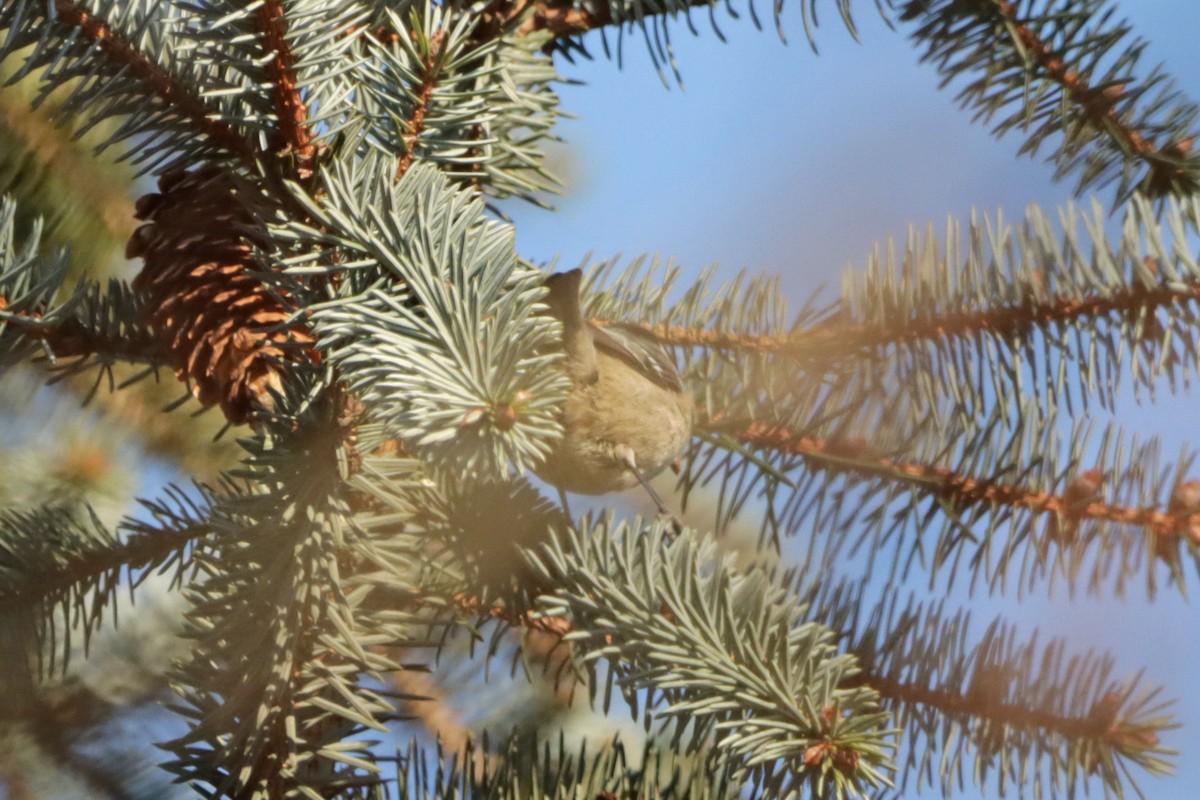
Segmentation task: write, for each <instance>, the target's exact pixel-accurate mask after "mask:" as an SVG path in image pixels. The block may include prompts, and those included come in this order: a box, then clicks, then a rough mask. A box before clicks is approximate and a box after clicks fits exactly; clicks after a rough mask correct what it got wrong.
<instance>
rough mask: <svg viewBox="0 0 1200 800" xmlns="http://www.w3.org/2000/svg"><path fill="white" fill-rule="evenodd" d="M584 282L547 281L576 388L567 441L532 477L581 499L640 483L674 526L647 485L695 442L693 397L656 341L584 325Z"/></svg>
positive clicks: (575, 274) (616, 328)
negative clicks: (691, 440)
mask: <svg viewBox="0 0 1200 800" xmlns="http://www.w3.org/2000/svg"><path fill="white" fill-rule="evenodd" d="M582 278H583V273H582V272H581V271H580V270H578V269H573V270H571V271H570V272H560V273H557V274H555V275H551V276H550V277H549V278H547V279H546V287H547V288H548V289H549V293H548V294H547V296H546V298H545V300H544V302H545V303H546V305H547V306H549V314H550V316H552V317H554V318H555V319H557V320H558V321H559V323H561V324H562V328H563V340H562V341H563V354H564V369H565V370H566V373H567V375H568V376H569V377H570V378H571V381H572V384H573V385H572V388H571V390H570V392H569V393H568V394H567V399H566V402H565V403H564V405H563V412H562V424H563V436H562V438H561V439H560V440H559V441H558V442H557V443H556V445H555V447H554V449H553V450H552V451H551V452H550V454H549V455H548V456H547V457H546V460H545V461H544V462H542V464H541V465H540V466H539V467H538V468H537V469H536V470H535V472H536V473H537V475H538V476H539V477H540V478H542V479H543V480H545V481H547V482H548V483H551V484H553V485H554V486H556V487H558V489H559V491H560V492H564V491H566V492H577V493H579V494H605V493H607V492H613V491H618V490H621V489H628V488H630V487H632V486H634V485H636V484H638V483H640V484H641V485H642V486H643V487H644V488H645V489H646V491H647V492H648V493H649V494H650V497H651V499H653V500H654V504H655V505H656V506H657V507H658V510H659V513H661V514H663V515H664V516H667V517H669V518H671V519H672V520H673V521H674V516H673V515H672V514H671V513H670V511H669V510H668V509H667V506H666V504H665V503H664V502H663V500H662V498H661V497H660V496H659V494H658V492H656V491H654V489H653V488H651V486H650V483H649V479H650V478H653V477H654V476H655V475H657V474H658V473H660V472H662V470H663V469H664V468H665V467H667V466H668V465H669V464H672V463H674V461H675V459H676V457H677V456H678V455H679V452H680V451H681V450H682V449H683V448H684V446H685V445H686V444H687V442H688V439H689V438H691V435H692V420H693V417H694V414H695V407H694V404H693V401H692V395H691V393H690V392H688V391H687V389H686V388H685V387H684V385H683V381H682V379H681V378H680V377H679V371H678V370H677V369H676V368H675V364H674V362H672V361H671V359H670V357H669V356H668V355H667V353H666V352H665V351H664V350H663V348H662V347H661V346H659V344H658V343H657V342H655V341H653V340H652V339H650V338H649V337H647V336H645V335H644V334H642V333H640V332H639V331H637V330H636V329H635V328H633V327H631V326H625V325H620V324H613V325H606V326H605V327H603V328H602V327H600V326H598V325H596V324H594V323H592V322H590V321H588V320H587V319H585V318H584V316H583V309H582V308H581V307H580V304H579V286H580V282H581V280H582ZM563 505H564V507H565V506H566V498H565V496H564V497H563ZM568 514H569V512H568ZM675 524H676V526H677V527H678V523H677V522H675Z"/></svg>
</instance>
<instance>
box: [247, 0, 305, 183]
mask: <svg viewBox="0 0 1200 800" xmlns="http://www.w3.org/2000/svg"><path fill="white" fill-rule="evenodd" d="M255 21H256V23H257V25H258V30H259V36H260V38H261V40H262V47H263V50H264V51H265V52H266V54H267V59H268V63H267V71H268V73H269V74H270V76H271V79H272V80H271V99H272V102H273V103H274V104H275V116H276V118H277V119H278V120H279V130H278V131H276V133H275V136H274V137H273V141H272V142H271V148H272V150H274V151H275V152H276V153H281V152H290V153H292V154H294V156H295V158H296V174H297V175H298V176H299V177H300V178H301V179H304V178H306V177H308V176H311V175H312V171H313V159H314V157H315V155H316V151H315V148H314V144H313V136H312V131H311V130H310V128H309V125H308V117H309V113H308V106H307V104H306V103H305V101H304V98H303V97H302V96H301V93H300V89H299V87H298V85H297V76H296V54H295V52H293V50H292V45H291V42H290V41H289V40H288V16H287V10H286V9H285V7H284V4H283V2H282V0H265V2H263V3H262V4H261V5H260V6H259V7H258V10H257V11H256V12H255Z"/></svg>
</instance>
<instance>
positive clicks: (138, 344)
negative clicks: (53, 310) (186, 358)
mask: <svg viewBox="0 0 1200 800" xmlns="http://www.w3.org/2000/svg"><path fill="white" fill-rule="evenodd" d="M8 305H9V303H8V298H6V297H4V296H3V295H0V312H4V311H7V309H8ZM0 325H4V326H12V327H13V328H15V329H16V330H18V331H20V332H21V334H23V335H24V336H26V337H28V338H30V339H33V340H36V341H39V342H41V343H42V344H43V347H44V348H45V349H46V350H47V351H48V353H49V354H52V355H53V356H54V357H55V358H75V357H86V356H91V355H99V354H104V355H110V356H114V357H117V358H120V359H121V360H122V361H129V362H135V363H148V364H154V363H160V362H162V361H163V360H164V359H165V357H166V354H165V351H164V350H163V348H162V347H161V345H160V344H159V343H158V342H155V341H138V340H134V339H131V338H129V337H127V336H118V337H117V338H115V339H111V340H109V339H102V338H99V337H97V336H96V335H95V334H94V332H92V331H88V330H84V329H83V327H82V326H80V325H79V323H78V322H76V321H75V320H71V319H68V320H65V321H63V322H46V321H45V320H44V319H42V317H41V316H40V315H38V314H34V313H28V312H16V313H14V314H13V315H12V316H10V317H8V318H7V319H0Z"/></svg>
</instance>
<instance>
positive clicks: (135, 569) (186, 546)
mask: <svg viewBox="0 0 1200 800" xmlns="http://www.w3.org/2000/svg"><path fill="white" fill-rule="evenodd" d="M135 527H136V526H135ZM207 532H208V528H207V526H206V525H205V524H203V522H201V521H200V520H198V519H195V518H180V519H176V520H175V524H173V525H164V526H160V527H156V528H154V529H153V530H150V529H141V530H134V531H133V532H131V533H130V535H128V536H125V537H118V536H116V535H114V534H113V533H112V532H110V531H109V530H108V529H107V528H106V527H104V525H102V524H101V523H100V521H99V520H98V519H96V517H95V515H94V513H92V512H91V510H90V509H87V510H83V509H80V508H76V507H71V506H68V505H63V504H50V505H47V506H44V507H41V508H35V509H32V510H15V509H9V510H5V511H2V512H0V617H2V618H3V619H5V620H6V624H5V626H4V627H5V630H6V631H7V632H8V634H9V635H6V637H5V638H6V639H11V634H12V632H14V631H19V630H22V629H23V628H24V627H25V626H28V630H29V631H30V634H31V635H30V637H29V638H22V639H21V640H19V641H11V640H9V641H6V642H5V648H6V652H10V653H14V652H15V653H23V654H24V655H25V656H26V657H25V658H24V659H21V660H20V661H19V662H15V663H19V664H20V666H21V668H24V667H26V666H32V667H33V669H34V671H35V672H36V673H37V674H39V675H49V674H53V673H55V672H58V671H60V670H65V669H66V667H67V658H68V656H69V653H70V652H71V649H72V641H73V636H75V635H80V636H82V638H83V642H84V647H85V652H86V647H87V644H88V642H90V640H91V637H92V634H93V633H94V632H95V631H96V629H97V628H98V627H99V626H100V625H101V623H102V622H103V621H104V620H105V619H106V618H107V617H108V616H109V615H110V614H111V613H114V612H112V606H113V604H114V602H115V600H116V596H117V594H118V592H119V591H121V589H122V588H123V583H124V582H133V583H136V582H138V581H139V580H140V579H142V578H144V577H145V576H146V575H148V574H150V573H151V572H153V571H156V570H157V571H162V570H166V569H169V568H171V567H172V566H173V565H174V566H175V567H176V568H177V569H178V570H180V571H182V570H183V569H184V568H185V567H186V561H185V555H186V553H188V552H189V551H190V550H191V549H192V548H193V545H194V544H195V542H196V540H197V539H199V538H201V537H203V536H204V535H205V534H206V533H207ZM59 612H61V613H62V617H63V621H61V622H60V621H56V619H55V615H56V614H57V613H59ZM74 626H78V630H74ZM34 665H36V666H34Z"/></svg>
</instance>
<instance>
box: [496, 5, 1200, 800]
mask: <svg viewBox="0 0 1200 800" xmlns="http://www.w3.org/2000/svg"><path fill="white" fill-rule="evenodd" d="M761 5H762V6H763V8H762V9H760V10H769V9H768V6H769V4H767V3H763V4H761ZM799 5H800V3H799V1H798V2H795V3H789V4H788V8H787V9H786V10H785V13H784V15H783V19H784V27H785V30H786V31H787V33H788V36H789V39H790V43H789V44H788V45H787V46H785V45H783V44H781V43H780V42H779V40H778V38H777V37H776V36H775V35H774V33H772V32H759V31H757V30H755V29H754V27H753V26H752V25H751V24H750V22H749V20H748V19H746V18H743V19H742V20H740V21H732V20H730V19H729V18H728V16H727V15H720V16H719V19H720V24H721V28H722V30H723V32H724V33H725V35H726V36H727V38H728V40H729V41H728V42H727V43H721V42H720V41H719V40H718V38H717V37H716V36H715V35H714V34H713V33H712V32H711V30H709V28H708V25H707V15H706V14H697V15H696V25H697V27H698V28H699V29H700V36H698V37H692V36H691V35H689V34H688V33H687V32H686V30H687V29H686V26H685V25H683V24H678V25H676V26H675V28H674V44H675V49H676V53H677V57H678V63H679V65H680V68H681V70H682V72H683V77H684V81H685V83H686V90H683V91H681V90H680V89H679V88H678V87H675V86H672V87H669V88H665V87H664V86H663V84H662V83H661V82H660V80H659V78H658V77H657V76H656V75H655V73H654V71H653V68H652V66H651V65H650V63H649V61H648V59H647V58H646V57H645V50H644V46H643V44H642V42H641V40H640V38H639V37H637V36H636V35H635V36H631V37H629V38H628V39H627V41H626V42H625V50H624V55H625V59H624V67H623V69H618V66H617V65H616V63H615V62H612V61H609V60H607V59H605V58H603V56H602V55H601V54H602V50H601V48H600V46H599V41H598V39H593V40H592V43H593V44H594V45H595V46H594V48H593V49H594V51H595V53H596V54H597V56H598V58H597V60H596V61H594V62H586V61H583V62H577V63H576V64H574V65H571V64H561V65H560V69H561V71H562V73H563V75H564V76H565V77H568V78H572V79H577V80H581V81H584V82H585V83H586V85H583V86H565V87H563V89H562V92H561V94H562V97H563V104H564V108H565V109H566V110H567V111H569V112H571V113H573V114H575V115H577V116H578V119H577V120H571V121H566V122H564V124H563V125H562V126H561V128H560V132H561V134H562V135H563V137H564V139H565V140H566V148H565V150H564V153H563V154H562V164H563V165H564V172H565V174H566V177H567V179H568V184H569V188H570V191H569V194H568V196H566V197H565V198H562V199H560V200H559V201H558V202H557V207H558V210H557V212H556V213H547V212H544V211H539V210H536V209H533V208H529V207H525V206H516V205H513V206H509V207H506V210H507V211H508V212H509V213H510V214H511V215H512V217H513V220H514V222H515V223H516V225H517V235H518V246H519V248H520V250H521V252H522V253H523V254H524V255H526V256H528V257H530V258H534V259H537V260H544V259H549V258H551V257H553V256H555V255H558V256H560V257H561V262H560V263H562V264H563V265H564V266H574V265H575V264H576V263H578V262H579V261H581V260H582V259H583V257H584V255H585V254H587V253H589V252H590V253H593V254H595V256H596V257H606V256H610V255H612V254H615V253H617V252H621V253H623V254H625V255H626V256H634V255H638V254H641V253H646V252H650V253H658V254H661V255H662V256H664V257H671V258H674V259H675V260H677V261H678V262H680V263H681V264H683V265H684V266H685V267H686V268H687V269H688V270H693V271H698V270H699V269H700V268H701V267H702V266H705V265H707V264H710V263H712V262H719V263H720V264H721V265H722V267H723V269H724V270H725V271H726V274H729V275H732V274H733V272H734V271H736V270H737V269H739V268H742V267H747V268H750V269H753V270H766V271H773V272H779V273H781V274H782V275H783V276H784V285H785V288H786V291H787V293H788V295H789V298H790V299H791V300H792V301H793V305H794V306H798V305H799V304H800V303H801V302H802V301H803V300H804V298H805V297H806V296H807V295H808V294H809V293H810V292H812V291H813V290H815V288H816V287H818V286H820V285H822V284H824V285H825V286H827V287H828V289H829V290H830V291H832V292H833V293H836V291H837V287H838V285H839V280H840V275H841V273H842V271H843V270H844V269H846V268H854V267H861V266H862V265H863V264H865V262H866V257H867V254H868V253H869V251H870V249H871V248H872V247H873V246H874V245H875V243H877V242H883V241H884V240H886V238H887V237H888V236H895V237H899V238H902V237H903V236H904V233H905V231H906V229H907V227H908V226H909V225H910V224H914V225H917V226H918V227H922V228H923V227H924V226H925V225H926V224H927V223H928V222H933V224H934V225H935V227H936V228H938V229H943V228H944V226H945V221H946V219H947V217H948V216H953V217H957V218H959V219H965V218H966V217H967V215H968V214H969V213H970V211H971V210H972V209H973V208H974V209H978V210H979V211H982V212H986V213H989V214H991V213H993V212H995V211H996V210H997V209H1003V210H1004V212H1005V216H1006V217H1007V218H1009V219H1013V218H1016V217H1019V216H1020V215H1021V214H1022V212H1023V210H1024V209H1025V207H1026V206H1027V205H1029V204H1030V203H1037V204H1039V205H1041V206H1042V207H1043V208H1044V209H1047V210H1052V209H1053V207H1054V206H1056V205H1058V204H1061V203H1064V202H1066V201H1068V200H1069V199H1070V196H1071V189H1072V187H1073V184H1070V183H1066V184H1055V183H1053V182H1052V175H1053V170H1052V168H1051V167H1050V166H1048V165H1047V164H1045V163H1044V162H1042V161H1041V160H1033V159H1029V158H1027V157H1022V158H1018V157H1017V151H1018V149H1019V148H1020V145H1021V139H1020V138H1019V137H1017V136H1009V137H1006V138H1004V139H999V140H997V139H995V138H993V137H992V136H991V135H990V134H989V133H988V132H987V131H986V129H984V128H983V127H981V126H977V125H973V124H972V123H971V122H970V114H969V113H965V112H963V111H960V110H959V109H958V108H957V107H956V105H955V103H954V102H953V94H952V92H947V91H939V90H938V89H937V84H938V77H937V75H936V73H935V71H934V70H933V68H932V67H930V66H928V65H920V64H918V63H917V56H916V52H915V50H914V49H913V48H912V47H911V46H910V45H909V43H908V42H907V40H906V39H905V38H904V36H903V35H901V34H898V33H895V32H892V31H889V30H888V29H887V27H886V26H885V25H883V24H882V22H881V21H880V20H879V18H878V16H877V14H876V13H875V11H874V4H873V3H869V2H859V3H856V4H855V9H856V18H857V21H858V23H859V30H860V34H861V40H862V42H861V44H860V43H855V42H854V41H853V40H852V38H851V37H850V36H849V35H848V34H847V32H846V31H845V29H844V28H843V27H842V26H841V23H840V21H839V20H838V19H837V15H836V9H835V8H834V5H833V4H832V3H823V4H818V8H819V10H820V11H821V12H823V16H822V20H823V23H824V24H823V26H822V27H821V28H820V29H819V30H818V32H817V37H816V38H817V44H818V46H819V48H820V54H819V55H814V54H813V53H812V51H811V50H810V49H809V48H808V45H807V42H806V41H805V40H804V33H803V29H802V25H801V20H800V14H799ZM738 7H739V8H744V5H742V4H738ZM1119 13H1120V14H1121V15H1123V16H1126V17H1128V18H1130V19H1131V20H1132V22H1133V23H1134V26H1135V31H1136V32H1137V33H1139V34H1141V35H1142V36H1144V37H1145V38H1147V39H1149V40H1150V42H1151V45H1150V47H1149V48H1148V49H1147V52H1146V56H1145V59H1144V61H1143V68H1144V69H1148V68H1149V67H1150V66H1152V65H1153V64H1155V63H1157V62H1159V61H1163V62H1166V65H1167V68H1168V70H1169V71H1170V72H1171V73H1172V74H1174V75H1175V76H1176V78H1177V79H1178V81H1179V83H1180V85H1181V86H1182V87H1183V88H1184V90H1185V91H1187V92H1188V93H1189V94H1190V95H1191V97H1193V98H1195V99H1200V56H1198V55H1197V54H1196V49H1195V38H1196V34H1197V32H1200V4H1196V3H1194V2H1191V0H1158V1H1155V0H1140V1H1139V2H1136V3H1133V2H1125V3H1122V4H1120V5H1119ZM1193 403H1194V398H1191V397H1186V396H1184V397H1176V398H1166V399H1164V400H1160V402H1159V403H1158V404H1157V405H1155V406H1153V407H1147V406H1141V407H1139V406H1137V405H1135V404H1134V403H1133V401H1132V399H1130V400H1128V401H1127V402H1125V403H1123V404H1122V405H1121V407H1120V408H1119V410H1118V411H1119V414H1120V416H1121V418H1122V421H1123V423H1124V424H1126V425H1127V427H1129V428H1130V429H1133V430H1137V431H1142V432H1145V433H1158V434H1160V435H1162V436H1163V438H1164V444H1165V446H1164V452H1166V453H1168V454H1169V453H1174V452H1178V449H1179V445H1180V440H1181V439H1182V440H1187V441H1191V442H1193V443H1198V442H1200V431H1197V427H1198V426H1197V424H1196V419H1197V416H1196V414H1195V412H1194V410H1193ZM1189 588H1190V589H1191V592H1192V593H1195V592H1196V590H1197V589H1198V588H1200V585H1198V582H1197V581H1196V579H1195V575H1194V574H1193V575H1192V576H1191V580H1190V581H1189ZM1060 594H1061V593H1060ZM961 601H962V602H963V603H964V604H970V605H971V606H972V607H973V608H976V609H977V610H978V613H977V616H976V622H977V623H980V627H982V624H984V623H986V622H987V620H988V619H989V618H990V616H991V615H992V614H993V613H996V612H997V611H999V612H1002V613H1004V614H1005V616H1007V617H1008V618H1010V619H1012V620H1014V621H1017V622H1020V623H1021V624H1022V626H1024V627H1025V628H1026V629H1027V630H1029V631H1030V632H1032V629H1033V628H1034V627H1035V626H1036V627H1037V628H1038V629H1040V630H1041V631H1043V632H1044V633H1046V634H1063V635H1068V636H1069V638H1070V641H1071V642H1072V644H1073V645H1074V646H1075V647H1077V648H1079V649H1083V648H1087V647H1101V648H1105V649H1108V650H1109V651H1110V652H1112V653H1113V654H1114V655H1115V657H1116V659H1117V664H1118V667H1117V673H1118V674H1127V673H1130V672H1133V671H1135V670H1137V669H1139V668H1141V667H1146V677H1147V679H1148V680H1149V681H1151V682H1154V683H1158V684H1161V685H1164V686H1165V687H1166V694H1167V695H1168V696H1172V697H1176V698H1179V703H1178V705H1177V706H1176V713H1177V714H1178V716H1179V717H1180V719H1181V720H1182V721H1183V722H1184V725H1185V727H1184V728H1183V730H1181V731H1176V732H1173V733H1171V734H1169V736H1168V738H1167V739H1166V741H1167V743H1168V744H1169V745H1170V746H1172V747H1175V748H1177V749H1179V750H1181V751H1183V754H1182V755H1181V757H1180V758H1179V759H1177V761H1178V764H1179V772H1178V775H1177V776H1176V777H1175V778H1173V779H1169V780H1152V779H1149V778H1147V779H1145V780H1144V781H1142V785H1143V788H1144V790H1145V791H1146V793H1147V796H1149V797H1151V798H1155V799H1156V800H1173V799H1174V798H1179V799H1180V800H1182V799H1183V798H1189V800H1190V799H1191V798H1194V797H1196V796H1198V795H1200V759H1197V758H1196V754H1197V752H1200V736H1197V733H1196V732H1197V730H1200V692H1198V691H1197V690H1196V689H1195V688H1194V685H1193V683H1192V681H1193V680H1194V677H1193V675H1194V665H1195V664H1197V663H1200V636H1198V635H1197V631H1198V630H1200V625H1198V623H1200V617H1198V615H1197V613H1196V610H1195V609H1194V608H1192V607H1190V606H1189V605H1188V604H1187V602H1186V601H1185V600H1183V599H1181V598H1180V596H1179V593H1178V592H1177V591H1175V590H1167V591H1165V592H1162V593H1160V596H1159V597H1158V598H1157V599H1155V600H1154V601H1153V602H1148V601H1146V600H1145V598H1144V597H1142V596H1140V595H1138V594H1137V593H1136V592H1134V593H1133V594H1132V595H1131V596H1130V597H1129V598H1127V600H1126V601H1125V602H1117V601H1104V602H1101V601H1097V600H1096V599H1094V598H1080V599H1077V600H1075V601H1073V602H1068V601H1067V600H1066V599H1065V598H1062V597H1057V598H1055V599H1054V600H1053V601H1049V600H1046V599H1040V598H1035V599H1033V600H1027V601H1025V602H1022V603H1017V602H1016V600H1015V599H1011V598H998V599H986V598H978V597H976V598H968V597H966V596H963V597H962V598H961ZM960 796H963V797H970V796H972V795H971V793H970V792H967V793H964V794H963V795H960Z"/></svg>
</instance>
